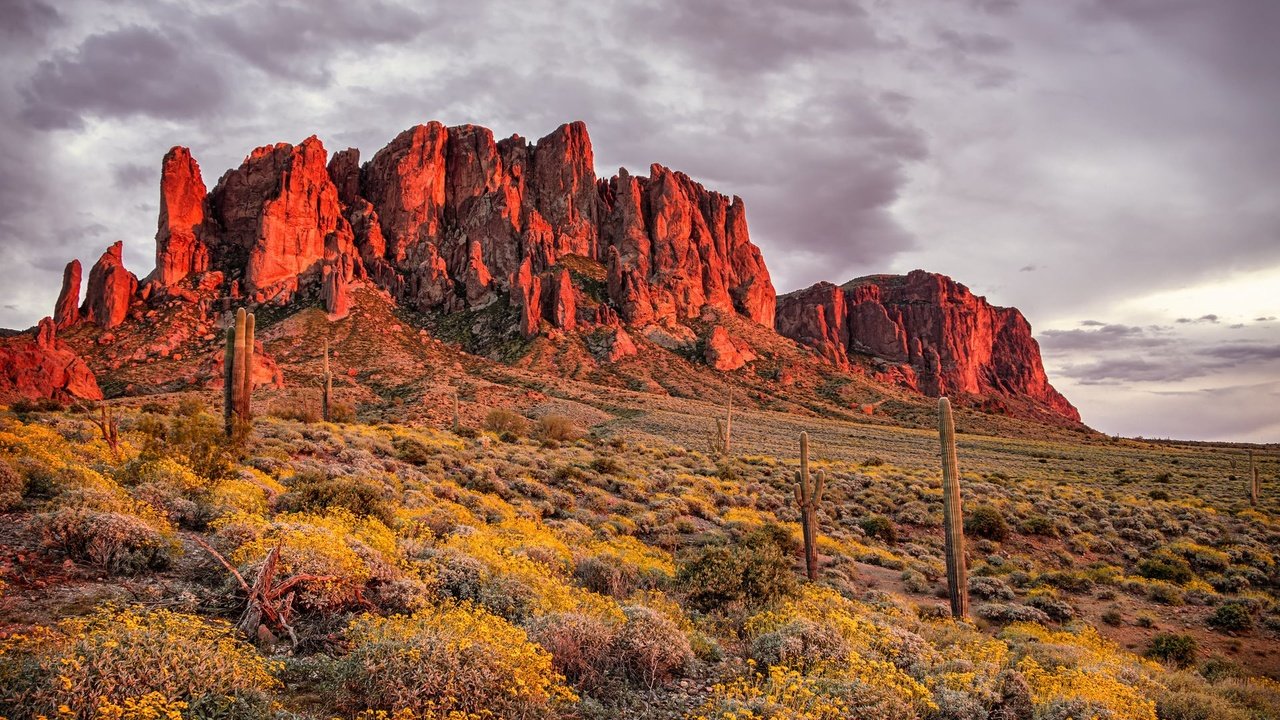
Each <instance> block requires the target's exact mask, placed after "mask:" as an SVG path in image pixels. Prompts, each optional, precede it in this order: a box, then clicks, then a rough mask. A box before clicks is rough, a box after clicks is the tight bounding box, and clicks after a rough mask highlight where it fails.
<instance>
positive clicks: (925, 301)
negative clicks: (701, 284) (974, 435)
mask: <svg viewBox="0 0 1280 720" xmlns="http://www.w3.org/2000/svg"><path fill="white" fill-rule="evenodd" d="M777 315H778V317H777V329H778V332H780V333H781V334H783V335H786V336H787V337H790V338H792V339H794V340H796V341H798V342H801V343H803V344H806V345H809V346H811V347H813V348H814V349H815V350H817V352H818V353H819V355H821V356H822V357H823V358H825V359H827V360H828V361H829V362H832V363H834V364H837V365H842V366H848V364H849V362H850V361H851V360H853V359H856V357H857V356H860V355H861V356H870V357H876V358H880V359H883V360H886V361H889V362H891V363H895V364H898V365H899V368H898V369H897V370H894V371H893V372H892V373H889V374H887V375H885V376H884V377H883V378H882V379H885V380H894V381H897V382H898V383H899V384H904V385H908V386H911V387H913V388H916V389H918V390H919V391H921V392H924V393H926V394H928V395H944V394H945V395H954V394H971V395H977V396H1010V397H1023V398H1027V399H1030V400H1032V401H1034V402H1036V403H1039V404H1041V405H1043V406H1045V407H1047V408H1049V409H1051V410H1052V411H1053V412H1055V413H1057V414H1058V415H1060V416H1062V417H1064V418H1067V419H1070V420H1074V421H1079V419H1080V415H1079V413H1078V412H1077V411H1076V409H1075V408H1074V407H1073V406H1072V405H1071V403H1069V402H1067V400H1066V398H1064V397H1063V396H1062V395H1061V394H1060V393H1059V392H1058V391H1057V390H1055V389H1054V388H1053V386H1052V385H1050V384H1049V381H1048V378H1047V377H1046V376H1045V372H1044V367H1043V365H1042V363H1041V359H1040V346H1039V344H1037V343H1036V341H1035V339H1034V338H1032V337H1031V326H1030V325H1029V324H1028V323H1027V321H1026V319H1025V318H1024V317H1023V316H1022V313H1020V312H1018V310H1017V309H1015V308H1002V307H995V306H993V305H991V304H989V303H988V302H987V301H986V299H985V298H982V297H978V296H975V295H974V294H973V293H971V292H970V291H969V289H968V288H966V287H965V286H964V285H961V284H959V283H957V282H955V281H953V280H951V279H950V278H948V277H946V276H944V275H938V274H935V273H928V272H924V271H923V270H915V271H912V272H911V273H909V274H908V275H905V276H900V275H872V276H869V277H865V278H859V279H857V280H853V281H851V282H849V283H847V284H845V285H844V286H842V287H836V286H834V285H831V284H830V283H819V284H817V285H814V286H812V287H809V288H806V289H804V290H800V291H797V292H794V293H791V294H789V295H785V296H783V297H782V298H779V302H778V313H777Z"/></svg>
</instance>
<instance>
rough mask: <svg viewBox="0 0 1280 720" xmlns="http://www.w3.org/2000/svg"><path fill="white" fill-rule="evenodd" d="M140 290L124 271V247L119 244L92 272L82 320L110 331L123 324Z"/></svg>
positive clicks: (108, 251)
mask: <svg viewBox="0 0 1280 720" xmlns="http://www.w3.org/2000/svg"><path fill="white" fill-rule="evenodd" d="M137 290H138V278H137V276H136V275H134V274H133V273H131V272H129V271H128V270H125V268H124V244H123V243H121V242H118V241H117V242H116V243H115V244H114V245H112V246H111V247H109V248H107V251H106V252H104V253H103V254H102V257H100V258H98V262H96V263H94V266H93V269H92V270H90V271H89V285H88V288H87V289H86V290H85V298H84V306H83V307H81V308H80V317H81V318H82V319H83V320H86V321H88V322H93V323H97V324H98V325H99V326H101V327H103V328H106V329H110V328H113V327H115V326H117V325H119V324H120V323H122V322H124V319H125V317H126V316H127V315H128V313H129V306H130V305H132V304H133V301H134V294H135V293H136V292H137Z"/></svg>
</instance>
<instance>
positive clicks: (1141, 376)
mask: <svg viewBox="0 0 1280 720" xmlns="http://www.w3.org/2000/svg"><path fill="white" fill-rule="evenodd" d="M1170 360H1171V358H1169V357H1161V358H1160V359H1159V361H1152V360H1149V359H1147V358H1143V357H1114V358H1105V359H1101V360H1095V361H1093V362H1087V363H1080V364H1067V365H1064V366H1063V367H1062V369H1061V370H1060V372H1061V373H1062V374H1063V375H1064V376H1066V377H1069V378H1073V379H1075V380H1078V381H1080V384H1082V385H1119V384H1123V383H1135V382H1178V381H1181V380H1188V379H1190V378H1194V377H1201V376H1203V375H1205V374H1206V373H1207V372H1208V370H1207V369H1206V368H1205V367H1203V365H1202V364H1200V363H1196V362H1190V363H1181V362H1170Z"/></svg>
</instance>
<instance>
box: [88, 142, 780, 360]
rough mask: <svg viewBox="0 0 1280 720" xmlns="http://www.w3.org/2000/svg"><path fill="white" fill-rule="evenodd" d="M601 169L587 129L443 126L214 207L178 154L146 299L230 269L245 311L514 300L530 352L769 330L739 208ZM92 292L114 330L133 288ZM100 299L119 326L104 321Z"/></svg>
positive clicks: (232, 186) (685, 183)
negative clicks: (563, 336) (682, 331)
mask: <svg viewBox="0 0 1280 720" xmlns="http://www.w3.org/2000/svg"><path fill="white" fill-rule="evenodd" d="M594 162H595V160H594V156H593V154H592V149H591V140H590V137H589V136H588V134H587V128H586V126H585V125H583V124H582V123H572V124H568V125H564V126H561V127H560V128H558V129H557V130H556V131H555V132H553V133H551V134H550V135H547V136H546V137H544V138H542V139H541V140H539V141H538V142H537V143H528V142H526V141H525V140H524V139H523V138H520V137H519V136H512V137H510V138H506V139H503V140H498V141H495V139H494V137H493V133H492V132H490V131H489V130H487V129H485V128H482V127H477V126H474V125H464V126H460V127H445V126H443V125H441V124H439V123H434V122H433V123H428V124H426V125H419V126H417V127H414V128H410V129H409V130H406V131H404V132H403V133H401V134H400V135H399V136H398V137H396V138H395V139H394V140H392V141H391V143H390V144H388V145H387V146H386V147H384V148H383V149H381V150H379V151H378V152H377V153H375V154H374V156H373V158H372V159H370V160H369V161H368V162H367V163H364V164H363V165H361V164H360V160H359V152H358V151H357V150H354V149H349V150H344V151H342V152H339V153H335V154H334V156H333V157H332V159H329V158H328V157H327V153H326V151H325V149H324V146H323V145H322V144H321V143H320V141H319V140H317V139H316V138H314V137H311V138H308V139H306V140H304V141H303V142H302V143H300V144H299V145H296V146H295V145H289V144H284V143H281V144H277V145H269V146H264V147H261V148H258V149H257V150H254V151H253V152H252V153H251V154H250V155H249V156H248V157H247V158H245V160H244V162H243V163H242V164H241V166H240V167H239V168H237V169H234V170H231V171H229V172H227V173H226V174H225V175H223V176H222V178H221V179H220V180H219V181H218V183H217V185H216V186H215V187H214V188H213V190H212V191H210V192H208V193H207V194H206V193H205V185H204V181H203V179H202V178H201V175H200V167H199V165H198V164H197V163H196V162H195V160H194V159H193V158H192V157H191V154H190V152H189V151H187V150H186V149H185V148H180V147H179V148H174V149H173V150H171V151H170V152H169V154H168V155H166V156H165V159H164V164H163V172H162V179H161V189H160V194H161V212H160V221H159V227H158V230H157V233H156V271H155V272H154V273H153V274H152V275H151V276H150V278H148V281H147V283H145V285H144V290H143V292H142V293H141V294H142V296H143V297H146V296H148V295H150V294H152V293H159V292H169V291H171V290H172V289H174V288H177V287H179V286H182V285H183V284H184V283H189V282H191V281H189V280H188V278H189V277H192V276H196V275H199V274H201V273H203V272H205V271H216V272H220V273H222V281H221V282H222V284H221V287H220V290H221V292H222V294H223V296H224V297H226V298H230V299H231V300H232V301H235V300H238V299H244V300H248V301H250V302H255V303H263V302H279V303H284V302H289V301H291V300H293V299H294V298H295V297H298V296H299V295H305V294H309V293H313V294H314V295H315V296H317V297H319V298H320V299H321V300H322V301H323V302H324V304H325V306H326V309H328V311H329V312H330V314H331V315H332V316H335V317H340V316H342V315H345V314H346V313H347V312H349V310H350V306H351V294H350V290H349V288H350V285H351V283H352V282H355V281H359V280H364V279H368V280H369V281H371V282H372V283H374V284H376V285H377V286H379V287H381V288H383V289H385V290H387V291H388V292H389V293H390V294H391V295H392V296H393V297H394V298H395V299H396V300H397V301H399V302H401V303H403V304H405V305H407V306H409V307H412V308H414V309H416V310H420V311H444V312H457V311H460V310H474V309H479V308H483V307H486V306H488V305H490V304H491V303H493V302H495V301H496V300H498V299H500V298H508V299H509V300H510V301H511V304H512V305H513V306H514V307H517V308H519V309H520V311H521V323H520V324H521V328H520V329H521V331H522V332H523V333H524V334H525V335H526V336H532V335H535V334H537V333H538V332H539V331H540V330H541V329H542V328H543V327H544V326H549V327H553V328H560V329H564V330H572V329H574V328H576V327H577V326H578V324H579V322H584V323H596V324H599V323H603V324H617V323H619V322H621V323H629V324H638V325H646V324H650V323H670V322H678V321H680V320H684V319H688V318H692V317H697V316H698V315H699V313H700V312H701V311H702V308H703V306H704V305H711V306H713V307H716V308H719V309H724V310H729V311H735V312H738V313H740V314H742V315H744V316H745V317H747V318H749V319H751V320H754V321H755V322H758V323H760V324H762V325H766V326H771V325H772V324H773V315H774V304H775V296H774V292H773V286H772V284H771V282H770V280H769V272H768V269H767V268H766V267H765V265H764V261H763V259H762V258H761V256H760V252H759V250H758V249H757V248H756V247H755V245H753V244H752V243H751V240H750V238H749V236H748V234H747V226H746V219H745V212H744V210H743V206H742V201H741V200H739V199H738V198H728V197H725V196H723V195H720V194H719V193H715V192H710V191H707V190H706V189H705V188H703V187H702V186H701V185H699V184H698V183H695V182H693V181H692V180H690V179H689V178H688V177H687V176H685V175H683V174H681V173H676V172H672V171H670V170H668V169H666V168H664V167H662V166H660V165H654V166H653V167H652V168H651V169H650V175H649V177H648V178H642V177H633V176H631V175H629V174H628V173H627V172H626V171H625V170H622V171H620V172H619V174H618V175H617V176H616V177H613V178H610V179H606V180H601V179H598V178H597V177H596V175H595V166H594ZM326 163H327V164H326ZM568 257H577V258H583V259H586V260H588V261H592V262H595V263H599V264H600V265H601V266H602V267H604V268H606V272H607V274H608V282H607V288H606V292H607V298H606V300H607V305H608V306H609V307H608V308H606V309H605V310H604V311H601V309H600V308H599V307H598V303H589V302H585V303H584V302H579V300H582V299H583V298H580V297H579V295H580V294H581V293H580V292H579V291H577V290H574V289H573V288H572V287H571V286H572V283H570V282H568V275H567V274H566V273H565V272H564V269H563V267H559V265H560V264H561V262H562V261H563V260H564V259H565V258H568ZM96 271H97V270H96V268H95V272H96ZM89 285H90V287H89V289H88V299H87V300H86V303H87V307H88V308H89V310H90V312H89V313H88V314H87V319H91V320H93V321H95V322H99V323H100V324H102V325H104V326H107V327H109V326H111V325H112V324H113V323H117V322H118V318H119V317H122V316H121V313H122V305H121V293H122V292H123V291H122V288H123V287H124V286H125V283H118V284H116V285H112V286H111V287H109V288H104V287H100V286H99V285H98V284H95V280H94V276H93V274H91V275H90V282H89ZM535 286H536V287H535ZM104 293H106V294H108V295H110V296H111V300H110V302H109V304H111V309H110V310H109V311H106V310H105V308H103V309H102V310H100V309H99V308H100V306H102V305H103V304H104V303H107V302H108V301H107V300H106V299H105V296H104ZM125 305H127V303H126V304H125ZM104 312H105V317H104ZM588 313H590V315H588ZM580 316H581V317H580Z"/></svg>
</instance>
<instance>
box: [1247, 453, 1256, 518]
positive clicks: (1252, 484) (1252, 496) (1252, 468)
mask: <svg viewBox="0 0 1280 720" xmlns="http://www.w3.org/2000/svg"><path fill="white" fill-rule="evenodd" d="M1249 504H1250V505H1252V506H1253V507H1258V466H1256V465H1254V464H1253V451H1252V450H1250V451H1249Z"/></svg>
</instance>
